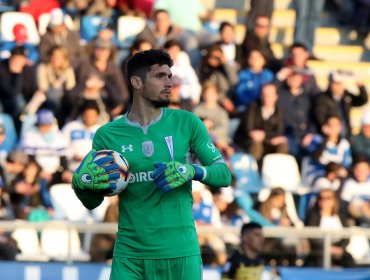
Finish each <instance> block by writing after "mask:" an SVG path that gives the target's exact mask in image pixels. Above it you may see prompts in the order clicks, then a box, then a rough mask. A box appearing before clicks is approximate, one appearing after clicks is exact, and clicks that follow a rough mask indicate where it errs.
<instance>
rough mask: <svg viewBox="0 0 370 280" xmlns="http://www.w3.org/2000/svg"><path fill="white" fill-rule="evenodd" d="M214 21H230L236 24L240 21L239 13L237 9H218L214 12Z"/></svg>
mask: <svg viewBox="0 0 370 280" xmlns="http://www.w3.org/2000/svg"><path fill="white" fill-rule="evenodd" d="M213 17H214V19H215V20H216V21H219V22H222V21H228V22H230V23H231V24H236V23H237V21H238V12H237V10H235V9H228V8H217V9H215V10H214V15H213Z"/></svg>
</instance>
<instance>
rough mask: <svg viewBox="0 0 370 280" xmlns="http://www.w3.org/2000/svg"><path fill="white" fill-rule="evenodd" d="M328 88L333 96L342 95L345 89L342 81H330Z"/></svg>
mask: <svg viewBox="0 0 370 280" xmlns="http://www.w3.org/2000/svg"><path fill="white" fill-rule="evenodd" d="M330 90H331V92H332V94H333V96H335V97H342V96H343V94H344V91H345V87H344V84H343V83H342V82H335V81H333V82H331V83H330Z"/></svg>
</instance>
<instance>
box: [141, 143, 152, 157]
mask: <svg viewBox="0 0 370 280" xmlns="http://www.w3.org/2000/svg"><path fill="white" fill-rule="evenodd" d="M141 149H142V151H143V154H144V155H146V156H147V157H151V156H152V155H153V153H154V145H153V142H152V141H145V142H143V143H142V144H141Z"/></svg>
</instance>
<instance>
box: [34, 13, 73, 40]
mask: <svg viewBox="0 0 370 280" xmlns="http://www.w3.org/2000/svg"><path fill="white" fill-rule="evenodd" d="M49 21H50V14H49V13H43V14H41V15H40V17H39V22H38V27H39V28H38V30H39V34H40V36H42V35H44V34H45V33H46V30H47V27H48V25H49ZM65 24H66V26H67V27H68V29H69V30H75V26H74V23H73V20H72V18H71V16H70V15H67V14H66V15H65Z"/></svg>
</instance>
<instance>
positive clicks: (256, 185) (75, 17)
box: [0, 0, 370, 280]
mask: <svg viewBox="0 0 370 280" xmlns="http://www.w3.org/2000/svg"><path fill="white" fill-rule="evenodd" d="M3 2H4V5H3ZM5 2H7V3H8V2H9V1H0V43H1V42H4V41H12V40H14V36H13V33H12V27H13V26H14V25H15V24H16V23H23V24H24V25H26V26H27V29H28V35H29V39H30V42H31V43H34V44H36V45H38V44H39V43H40V37H41V36H42V35H43V34H44V33H45V31H46V28H47V25H48V22H49V20H50V15H49V14H43V15H41V16H40V17H39V19H38V22H35V20H34V19H33V17H32V16H31V15H30V14H26V13H21V12H19V6H14V5H13V6H9V5H8V4H7V3H5ZM61 2H65V1H61ZM71 2H73V1H71ZM201 2H202V3H203V4H204V6H205V8H206V9H207V10H208V11H212V14H211V20H212V21H214V22H216V25H215V26H216V27H217V23H218V24H219V23H221V22H222V21H228V22H230V23H232V24H233V25H234V26H235V32H236V34H235V38H236V42H237V43H238V44H241V43H242V42H243V39H244V37H245V34H246V24H247V20H248V13H249V11H250V3H251V0H234V1H228V0H211V1H208V0H202V1H201ZM332 2H338V1H326V7H325V9H324V11H323V12H322V14H321V15H320V22H319V27H318V28H316V30H315V38H314V46H313V51H312V54H311V56H310V58H309V60H308V62H307V67H308V68H309V69H310V70H312V71H313V75H314V76H315V78H316V82H317V84H318V86H319V88H320V89H321V91H325V90H326V89H327V87H328V77H329V74H330V73H331V72H332V71H333V70H343V71H347V72H352V73H354V74H355V76H356V77H359V78H360V79H361V80H362V81H363V83H364V85H365V87H366V88H367V90H368V92H369V91H370V62H369V61H370V33H369V32H368V35H367V37H366V38H365V39H364V38H361V37H360V38H357V39H351V36H350V35H351V34H352V33H353V30H352V27H351V26H350V25H341V24H339V23H338V18H337V17H338V15H337V10H335V9H336V8H335V4H333V3H332ZM293 5H294V0H275V1H274V11H273V13H272V18H271V26H269V28H270V29H269V37H268V38H269V43H271V48H272V50H273V53H274V55H275V57H276V59H277V60H278V61H279V62H282V61H283V60H284V59H286V58H287V53H288V50H289V48H290V46H291V45H292V44H293V43H294V31H295V24H296V13H295V11H294V9H293ZM333 6H334V7H333ZM70 8H71V7H68V9H70ZM68 9H65V10H68ZM72 10H74V13H73V14H70V15H68V14H67V17H66V22H65V23H66V25H67V26H68V27H69V28H70V29H73V30H76V31H79V32H80V35H81V39H82V41H81V46H85V45H87V48H86V52H85V53H86V54H89V51H90V50H89V48H88V44H87V43H88V42H90V41H91V40H92V39H93V38H94V37H95V36H97V35H98V31H99V30H100V28H101V27H102V26H103V25H104V24H107V23H109V24H112V26H114V28H115V32H116V35H117V45H116V47H117V52H118V53H119V55H118V56H117V57H118V58H119V59H117V58H116V61H115V62H117V63H120V62H121V61H122V60H123V58H126V57H125V56H126V55H127V53H128V49H129V48H130V47H131V45H132V43H133V41H134V39H135V36H136V35H137V34H138V33H139V32H141V31H142V30H143V28H144V26H145V24H146V23H147V22H149V21H150V19H149V18H142V17H136V16H132V15H131V14H130V13H124V12H122V11H121V10H119V9H116V10H115V13H114V16H113V17H112V18H104V17H102V16H101V15H99V14H96V15H85V14H84V13H83V9H82V10H79V9H78V8H77V7H72ZM369 26H370V25H369ZM215 30H217V28H216V29H214V30H213V31H215ZM352 37H353V36H352ZM357 37H358V36H357ZM204 51H205V50H204V49H202V54H203V53H204ZM112 56H113V55H112ZM73 62H76V61H73ZM2 66H3V65H2ZM35 66H37V65H35ZM3 67H5V66H3ZM81 67H83V66H81ZM195 70H198V69H195ZM77 78H78V77H77ZM83 82H85V81H78V85H77V87H76V88H75V91H76V92H78V94H80V93H81V91H79V87H81V85H82V83H83ZM0 84H1V83H0ZM345 87H346V88H347V89H348V90H350V91H351V92H354V93H355V94H356V93H357V92H358V87H357V85H356V83H355V82H354V81H353V80H352V81H350V80H348V81H347V82H346V83H345ZM104 90H106V91H108V92H109V90H111V88H110V85H108V86H107V87H106V88H105V89H104ZM1 95H2V88H1V87H0V96H1ZM26 101H29V99H28V100H26ZM98 102H102V100H100V99H99V100H98ZM0 103H1V99H0ZM69 105H70V104H69ZM0 107H1V106H0ZM67 109H68V105H67V107H66V110H67ZM369 109H370V102H368V103H367V104H366V105H364V106H361V107H356V108H353V109H351V111H350V121H351V124H352V127H353V131H352V133H353V134H356V133H358V132H359V130H360V128H361V119H362V117H363V114H364V111H366V110H369ZM120 113H122V112H120ZM117 115H118V114H117ZM117 115H115V116H114V117H116V116H117ZM32 117H34V116H32V115H31V116H27V118H32ZM112 117H113V116H112ZM66 121H68V120H66ZM26 122H27V121H25V122H24V124H26ZM231 122H232V123H238V120H237V118H235V116H231ZM5 130H7V127H5ZM0 134H1V133H0ZM229 134H232V132H230V133H229ZM14 141H16V140H14ZM230 144H232V143H230ZM226 160H227V162H228V163H229V164H230V167H231V170H232V172H233V175H234V176H235V183H233V185H232V186H231V187H232V188H233V191H234V193H233V195H234V198H235V201H233V203H229V204H227V205H226V206H227V207H228V208H227V209H228V211H231V210H229V209H230V208H231V209H232V207H235V208H236V209H237V210H236V212H237V211H243V214H245V215H246V216H247V219H250V220H252V221H257V222H259V223H261V224H262V225H263V226H265V228H264V230H265V234H266V236H274V237H281V236H283V235H284V237H289V238H292V237H297V236H300V237H302V236H310V238H311V237H315V238H324V243H325V242H326V243H325V246H324V248H323V252H324V258H325V261H324V266H325V267H326V268H328V267H330V265H331V262H330V253H329V252H328V248H330V246H329V245H330V244H329V243H330V242H331V241H332V240H333V239H334V237H335V233H325V232H322V231H321V230H320V229H319V228H316V229H315V228H314V229H309V228H308V229H307V230H306V231H305V229H304V228H303V229H302V230H301V231H300V230H298V229H291V228H285V229H279V228H278V227H276V228H271V227H270V226H271V223H268V222H266V220H264V218H263V217H262V215H261V213H259V212H258V211H257V210H256V208H255V206H256V205H257V204H258V203H261V202H263V201H265V200H266V198H267V196H268V195H269V192H270V191H271V189H272V188H273V187H276V186H281V187H283V188H284V189H285V190H287V191H288V192H287V194H286V198H287V203H288V209H290V210H289V212H290V215H291V218H292V220H294V221H296V223H297V224H299V225H300V226H299V227H301V226H302V224H301V223H300V220H302V221H303V220H304V218H305V215H306V211H307V207H308V205H307V199H309V194H310V193H309V186H308V185H309V182H307V180H306V176H305V174H306V173H307V170H306V168H307V165H306V163H307V158H303V160H302V161H301V162H299V163H297V161H296V160H295V158H294V157H293V156H290V155H282V154H271V155H267V156H265V158H264V160H263V165H262V169H261V170H258V166H257V163H256V161H255V159H254V158H253V157H252V156H251V155H250V154H243V153H241V152H239V151H238V150H236V153H235V154H234V155H232V156H231V157H230V158H226ZM2 161H5V159H3V160H2ZM1 165H2V167H4V166H5V165H6V164H5V163H1ZM4 168H5V167H4ZM5 171H6V169H5ZM5 173H6V172H5ZM5 177H6V176H5ZM9 184H10V185H11V183H9ZM49 190H50V198H51V201H52V204H53V206H54V213H53V214H52V219H53V220H52V221H51V222H50V227H49V226H47V227H46V226H45V228H37V225H34V226H35V227H36V228H37V229H36V228H27V227H26V228H25V227H23V226H19V228H17V229H15V230H10V232H12V234H11V236H12V237H13V238H14V239H15V240H16V241H17V242H18V246H19V249H20V250H21V253H20V254H18V255H17V256H16V260H17V261H24V262H29V261H37V262H48V261H62V262H66V261H67V262H68V261H76V262H78V261H82V262H88V261H89V260H90V256H89V254H88V252H89V250H88V249H89V246H90V242H91V236H92V235H91V233H89V232H87V233H86V228H82V227H81V228H79V227H78V226H76V228H72V229H71V228H70V227H71V225H73V223H76V224H84V223H85V226H86V227H88V226H89V225H90V226H91V228H94V229H96V228H97V229H98V230H97V232H99V227H100V226H101V227H102V228H103V227H104V226H105V225H104V224H103V223H101V221H103V217H104V214H105V211H106V209H107V207H108V204H109V203H108V202H107V201H106V200H105V201H104V203H103V204H102V205H101V206H100V207H99V208H97V209H96V210H94V211H88V210H87V209H85V208H84V207H83V206H82V204H81V203H80V201H79V200H78V199H77V198H76V196H75V194H74V192H73V190H72V189H71V187H70V182H68V181H67V182H57V183H56V184H53V185H50V186H49ZM0 197H1V195H0ZM297 210H298V215H297V213H295V214H294V212H297ZM223 214H224V213H222V211H221V220H222V222H224V221H225V224H227V223H230V220H228V219H229V216H227V215H226V214H224V215H223ZM14 221H16V220H14ZM56 221H58V222H62V223H66V225H67V226H64V227H63V226H60V225H58V226H57V225H56V224H54V222H56ZM48 223H49V222H46V223H45V224H44V225H48ZM357 226H359V227H358V228H357V227H353V228H349V229H348V230H347V229H344V230H343V232H341V237H343V238H349V240H350V242H349V245H348V247H347V251H348V252H350V253H351V254H352V255H353V257H354V259H355V261H356V263H357V264H358V265H359V266H366V265H368V264H369V262H370V254H369V253H370V247H369V238H370V233H367V234H366V235H365V234H363V232H362V231H361V230H363V229H364V228H361V225H357ZM14 227H17V226H16V225H15V223H14ZM0 228H1V226H0ZM203 229H204V230H207V229H206V227H202V226H201V225H199V230H200V231H202V230H203ZM238 229H239V227H238V225H233V227H232V230H233V231H237V230H238ZM357 229H359V230H360V232H357ZM280 230H281V231H280ZM315 230H316V231H315ZM365 230H366V229H365ZM78 231H79V232H80V235H79V232H78ZM115 231H116V228H115V227H113V229H112V228H110V231H109V230H103V231H102V232H104V233H107V232H109V233H114V232H115ZM210 231H216V229H210ZM225 232H227V227H226V226H225V227H221V228H219V229H217V234H219V235H220V236H221V237H222V236H224V235H226V234H225ZM82 233H84V234H82ZM282 233H284V234H282ZM81 237H83V239H82V238H81ZM55 240H58V242H55ZM327 242H329V243H327ZM328 244H329V245H328ZM227 245H228V246H230V244H227ZM282 271H284V272H285V274H284V273H283V274H282V279H283V280H284V279H294V276H293V277H292V276H291V275H293V274H294V273H293V272H289V271H285V270H282ZM302 271H304V270H302ZM320 272H321V273H322V274H320V276H319V277H316V278H317V279H321V278H320V277H322V275H324V274H325V273H326V272H328V271H326V272H322V271H320ZM289 273H292V274H289ZM311 273H312V274H310V275H311V276H312V275H314V274H315V273H318V270H315V271H313V272H311ZM107 275H108V273H105V276H106V277H107ZM204 275H205V278H204V279H205V280H207V279H209V280H213V279H215V280H216V279H217V280H219V279H220V267H217V268H216V269H213V270H207V271H206V273H205V274H204ZM315 275H317V274H315ZM325 275H326V274H325ZM289 276H290V277H291V278H289ZM345 277H348V276H347V274H346V273H344V274H343V279H351V276H349V277H348V278H345ZM0 278H1V277H0ZM312 278H313V277H312ZM35 279H36V278H35ZM102 279H103V278H102ZM104 279H105V278H104ZM302 279H304V278H302ZM328 279H329V278H328ZM336 279H339V278H336ZM341 279H342V278H341ZM352 279H354V278H352ZM356 279H357V278H356ZM358 279H362V278H358Z"/></svg>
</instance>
